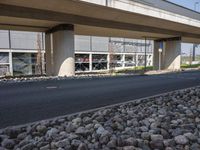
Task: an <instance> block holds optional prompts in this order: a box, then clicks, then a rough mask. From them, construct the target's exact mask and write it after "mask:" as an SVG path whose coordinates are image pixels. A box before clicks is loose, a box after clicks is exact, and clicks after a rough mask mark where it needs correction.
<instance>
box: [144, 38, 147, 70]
mask: <svg viewBox="0 0 200 150" xmlns="http://www.w3.org/2000/svg"><path fill="white" fill-rule="evenodd" d="M144 41H145V49H144V71H147V38H146V37H145V40H144Z"/></svg>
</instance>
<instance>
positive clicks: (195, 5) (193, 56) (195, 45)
mask: <svg viewBox="0 0 200 150" xmlns="http://www.w3.org/2000/svg"><path fill="white" fill-rule="evenodd" d="M199 4H200V2H195V3H194V10H195V11H197V5H199ZM197 46H198V45H197V44H193V53H192V61H195V55H196V54H195V53H196V47H197Z"/></svg>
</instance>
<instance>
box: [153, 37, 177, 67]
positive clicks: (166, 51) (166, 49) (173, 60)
mask: <svg viewBox="0 0 200 150" xmlns="http://www.w3.org/2000/svg"><path fill="white" fill-rule="evenodd" d="M159 48H160V41H155V42H154V56H153V57H154V58H153V65H154V69H156V70H158V69H159V51H158V50H159ZM162 49H163V50H162V53H161V54H160V55H161V57H160V59H161V69H168V70H179V69H180V68H181V40H180V39H175V40H172V39H168V40H166V41H164V42H163V48H162Z"/></svg>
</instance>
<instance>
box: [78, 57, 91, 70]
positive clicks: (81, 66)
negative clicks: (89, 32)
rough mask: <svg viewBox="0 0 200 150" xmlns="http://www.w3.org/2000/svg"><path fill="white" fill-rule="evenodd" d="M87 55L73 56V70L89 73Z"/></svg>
mask: <svg viewBox="0 0 200 150" xmlns="http://www.w3.org/2000/svg"><path fill="white" fill-rule="evenodd" d="M89 67H90V63H89V54H75V70H76V71H89Z"/></svg>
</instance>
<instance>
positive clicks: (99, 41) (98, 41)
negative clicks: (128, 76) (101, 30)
mask: <svg viewBox="0 0 200 150" xmlns="http://www.w3.org/2000/svg"><path fill="white" fill-rule="evenodd" d="M108 43H109V38H108V37H96V36H93V37H92V51H98V52H102V51H103V52H108Z"/></svg>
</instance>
